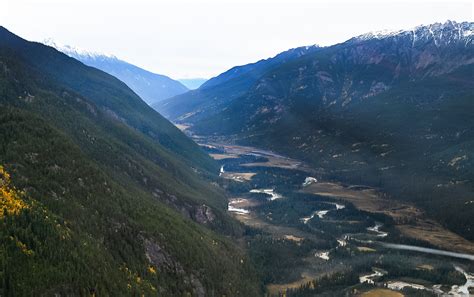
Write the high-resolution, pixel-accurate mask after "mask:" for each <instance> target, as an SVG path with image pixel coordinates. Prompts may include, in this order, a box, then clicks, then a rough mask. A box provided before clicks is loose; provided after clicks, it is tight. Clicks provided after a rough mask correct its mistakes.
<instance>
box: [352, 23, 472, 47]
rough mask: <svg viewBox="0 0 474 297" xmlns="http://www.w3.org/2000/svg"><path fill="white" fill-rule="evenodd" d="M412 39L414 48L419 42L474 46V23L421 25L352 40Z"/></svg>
mask: <svg viewBox="0 0 474 297" xmlns="http://www.w3.org/2000/svg"><path fill="white" fill-rule="evenodd" d="M404 37H406V38H410V39H411V42H412V45H413V46H414V45H415V44H416V43H418V42H423V43H424V42H433V43H434V44H435V45H436V46H437V47H439V46H441V45H446V44H450V43H453V42H461V43H463V44H464V45H465V46H468V45H472V44H473V40H474V23H473V22H461V23H458V22H455V21H450V20H448V21H446V22H445V23H434V24H430V25H420V26H417V27H414V28H412V29H408V30H382V31H375V32H369V33H365V34H362V35H359V36H357V37H355V38H353V39H352V41H355V42H361V41H367V40H373V39H378V40H382V39H387V38H404Z"/></svg>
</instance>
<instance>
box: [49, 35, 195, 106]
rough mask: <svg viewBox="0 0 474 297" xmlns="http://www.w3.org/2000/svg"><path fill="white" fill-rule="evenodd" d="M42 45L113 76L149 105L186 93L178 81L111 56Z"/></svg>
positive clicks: (54, 45)
mask: <svg viewBox="0 0 474 297" xmlns="http://www.w3.org/2000/svg"><path fill="white" fill-rule="evenodd" d="M44 44H46V45H49V46H52V47H54V48H56V49H57V50H59V51H61V52H63V53H65V54H66V55H68V56H70V57H73V58H75V59H77V60H79V61H81V62H82V63H84V64H86V65H88V66H92V67H95V68H97V69H100V70H102V71H104V72H107V73H108V74H110V75H113V76H115V77H116V78H118V79H120V80H121V81H123V82H124V83H126V84H127V86H128V87H130V89H132V90H133V91H134V92H135V93H137V94H138V95H139V96H140V97H141V98H142V99H143V100H145V102H146V103H148V104H149V105H151V104H155V103H157V102H160V101H161V100H164V99H167V98H170V97H173V96H176V95H179V94H182V93H185V92H187V91H188V88H187V87H185V86H184V85H183V84H182V83H181V82H179V81H176V80H173V79H171V78H169V77H167V76H165V75H161V74H156V73H153V72H150V71H147V70H145V69H142V68H140V67H138V66H135V65H132V64H130V63H127V62H125V61H122V60H120V59H118V58H117V57H115V56H113V55H106V54H101V53H95V52H90V51H85V50H81V49H77V48H74V47H71V46H68V45H65V46H61V45H57V44H56V43H55V42H54V41H53V40H51V39H48V40H46V41H44Z"/></svg>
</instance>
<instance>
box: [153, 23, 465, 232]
mask: <svg viewBox="0 0 474 297" xmlns="http://www.w3.org/2000/svg"><path fill="white" fill-rule="evenodd" d="M473 32H474V24H473V23H472V22H463V23H456V22H451V21H448V22H446V23H443V24H441V23H436V24H431V25H427V26H419V27H416V28H414V29H411V30H401V31H396V32H375V33H369V34H364V35H361V36H358V37H354V38H352V39H350V40H348V41H346V42H344V43H341V44H336V45H334V46H330V47H326V48H320V49H318V50H315V51H313V52H311V53H307V54H305V55H302V56H300V57H296V58H294V59H291V60H290V61H287V62H283V63H277V64H278V65H275V66H274V67H271V69H266V70H265V71H262V72H261V73H259V76H258V77H257V78H255V79H254V80H253V81H252V82H251V83H249V84H248V86H247V87H245V88H241V87H240V86H239V84H238V82H239V79H240V77H239V76H232V75H229V73H232V72H233V70H229V71H228V72H227V73H224V74H222V75H221V76H220V77H221V78H222V79H221V80H214V83H213V80H210V81H209V82H208V83H206V84H204V85H203V86H202V87H201V88H200V89H198V90H197V91H194V92H189V93H186V94H184V95H180V96H178V97H175V98H174V99H176V102H182V104H183V106H184V107H181V106H176V105H173V102H171V101H170V102H167V101H164V102H163V103H164V104H165V103H167V105H166V106H161V107H160V108H159V110H163V112H164V114H165V115H166V116H168V117H169V118H170V119H171V120H174V121H177V122H180V123H186V124H188V125H191V126H192V127H191V128H190V129H191V131H192V132H194V133H197V134H200V135H217V136H225V137H229V138H230V136H232V139H233V140H235V141H237V142H238V143H241V144H251V145H255V146H260V147H264V148H267V149H271V150H274V151H276V152H281V153H284V154H288V155H290V156H293V157H297V158H301V159H304V160H306V161H307V162H309V163H311V164H313V165H314V166H316V167H317V168H321V175H322V176H323V177H325V178H327V179H337V180H341V181H347V182H351V183H360V184H366V185H370V186H375V187H377V188H379V189H382V190H383V191H385V192H386V193H388V195H389V196H390V197H391V198H392V199H399V200H409V201H412V202H415V203H416V204H418V205H419V206H421V207H422V208H423V209H424V210H425V211H426V212H427V213H428V214H429V215H430V216H431V217H433V218H435V219H436V220H438V221H439V222H441V223H442V224H444V225H445V226H447V227H448V228H450V229H451V230H453V231H455V232H457V233H459V234H461V235H462V236H464V237H466V238H469V239H471V240H473V239H474V225H473V222H472V217H473V215H474V203H472V197H473V193H474V184H473V181H474V166H473V161H472V160H474V155H473V153H474V152H473V150H472V147H474V120H473V117H472V112H473V111H474V97H473V94H474V75H473V74H474V65H473V63H474V46H473V40H474V33H473ZM221 90H226V92H227V94H229V97H228V98H223V96H224V95H225V93H222V92H221ZM232 94H235V96H232Z"/></svg>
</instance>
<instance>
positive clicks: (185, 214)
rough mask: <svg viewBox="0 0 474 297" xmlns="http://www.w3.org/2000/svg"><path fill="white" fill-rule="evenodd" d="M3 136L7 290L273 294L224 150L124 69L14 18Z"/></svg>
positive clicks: (0, 275) (2, 96)
mask: <svg viewBox="0 0 474 297" xmlns="http://www.w3.org/2000/svg"><path fill="white" fill-rule="evenodd" d="M0 139H1V141H0V166H1V170H0V186H1V187H2V191H1V192H0V205H1V206H2V207H3V209H4V210H3V215H2V216H1V217H0V225H1V226H2V228H1V231H0V236H1V238H2V240H1V242H2V243H1V244H0V254H1V255H2V257H1V260H0V267H1V268H0V271H1V272H0V279H1V281H0V284H1V285H0V290H1V292H2V295H4V296H23V295H32V294H34V295H55V294H59V295H77V296H78V295H87V294H93V293H95V294H96V295H99V296H130V295H142V294H145V295H152V294H154V295H156V294H159V295H162V296H177V295H188V294H192V295H195V296H205V295H211V296H212V295H218V296H220V295H230V296H234V295H236V296H237V295H240V296H252V295H258V294H259V291H260V289H259V287H258V285H257V282H256V281H255V277H254V273H253V270H252V268H251V267H250V265H249V264H248V262H247V261H246V258H245V255H244V254H243V253H242V252H241V251H240V250H239V249H237V248H236V247H235V246H234V244H233V243H232V242H231V241H230V240H229V239H226V238H224V237H223V236H222V235H219V234H218V233H222V232H224V233H225V234H233V233H236V232H240V227H239V225H237V224H236V223H234V221H233V220H231V219H229V218H228V217H227V215H226V214H225V208H226V206H227V205H226V202H225V199H224V197H223V195H222V193H221V191H220V190H219V189H218V188H217V187H215V186H214V184H213V180H214V176H215V175H214V172H217V169H218V168H217V167H216V164H214V163H213V161H212V160H210V159H209V158H208V157H207V155H206V154H204V153H203V152H201V151H200V149H199V147H198V146H197V145H195V144H194V143H193V142H192V141H190V140H189V139H187V138H186V137H185V136H184V135H183V134H182V133H181V132H180V131H179V130H177V129H176V128H174V126H173V125H171V124H170V123H169V122H167V121H166V120H164V119H163V118H162V117H161V116H160V115H159V114H157V113H156V112H155V111H153V110H152V109H151V108H149V107H148V106H147V105H146V104H145V103H144V102H143V101H142V100H141V99H140V98H139V97H138V96H136V95H135V94H134V93H133V92H132V91H131V90H130V89H129V88H128V87H127V86H126V85H125V84H124V83H122V82H120V81H119V80H117V79H116V78H114V77H112V76H110V75H108V74H106V73H104V72H102V71H100V70H97V69H95V68H92V67H88V66H85V65H84V64H82V63H80V62H78V61H77V60H75V59H73V58H70V57H67V56H66V55H64V54H62V53H60V52H58V51H56V50H55V49H53V48H50V47H46V46H44V45H42V44H38V43H31V42H28V41H25V40H23V39H21V38H19V37H17V36H15V35H13V34H12V33H10V32H8V31H7V30H6V29H4V28H0ZM211 229H213V230H216V231H218V233H217V232H216V231H211ZM223 267H225V269H223ZM237 284H238V285H237Z"/></svg>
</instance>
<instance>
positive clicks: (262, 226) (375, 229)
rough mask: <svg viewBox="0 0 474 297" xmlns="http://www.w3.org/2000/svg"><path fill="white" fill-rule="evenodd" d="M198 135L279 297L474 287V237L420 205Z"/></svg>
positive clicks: (465, 291) (458, 292)
mask: <svg viewBox="0 0 474 297" xmlns="http://www.w3.org/2000/svg"><path fill="white" fill-rule="evenodd" d="M196 140H197V142H198V143H199V144H200V145H201V146H203V148H204V149H205V150H207V151H208V152H209V154H210V155H211V156H212V157H213V158H214V159H216V160H218V161H219V162H220V163H221V169H220V176H221V177H222V178H223V181H224V183H223V185H224V187H225V188H227V191H228V192H229V196H230V198H229V212H231V213H232V215H233V216H234V217H235V218H236V219H238V220H239V221H240V222H241V223H243V224H244V225H245V226H247V227H248V229H249V231H248V232H247V233H248V234H247V235H246V236H245V238H243V239H242V244H243V245H244V246H245V247H246V248H247V249H248V252H249V254H250V257H251V258H252V259H253V260H254V262H255V263H256V266H257V268H258V269H259V270H260V271H261V274H262V278H263V280H264V283H265V285H266V287H267V291H268V294H269V295H270V296H273V295H275V296H278V295H281V294H283V293H285V294H286V296H313V295H311V294H308V292H312V291H314V293H315V294H316V293H318V292H320V293H321V294H324V292H325V290H330V291H331V292H336V291H338V292H341V293H345V294H349V295H353V296H359V295H360V296H389V295H387V294H389V293H387V292H391V293H390V294H392V295H393V296H419V295H417V294H418V293H420V292H424V293H425V294H428V295H422V296H437V295H440V294H443V295H446V294H447V295H453V296H469V292H471V293H474V291H473V290H474V287H471V286H473V284H472V278H473V277H474V274H473V272H474V265H473V264H474V244H473V243H472V242H470V241H468V240H466V239H464V238H462V237H460V236H459V235H456V234H454V233H452V232H450V231H448V230H446V229H445V228H443V227H442V226H441V225H439V224H438V223H436V222H434V221H433V220H431V219H429V218H427V217H426V216H425V214H424V213H423V212H422V211H421V210H420V209H418V208H416V207H415V206H413V205H410V204H408V203H406V202H399V201H394V200H390V199H389V198H387V197H385V196H384V194H383V193H382V192H380V191H377V190H376V189H373V188H370V187H365V186H361V185H343V184H340V183H337V182H335V181H323V180H318V179H317V178H316V177H315V176H317V172H318V170H317V169H313V168H311V167H309V166H308V165H306V164H304V163H303V162H300V161H298V160H294V159H291V158H287V157H285V156H281V155H279V154H276V153H273V152H269V151H265V150H262V149H258V148H253V147H245V146H238V145H230V144H227V143H216V142H208V141H207V140H206V139H205V138H202V137H200V138H196ZM401 244H402V245H401ZM400 246H403V247H406V246H408V247H409V249H400ZM427 251H431V252H432V251H434V253H427ZM445 251H448V253H445ZM449 252H450V253H449ZM435 254H437V255H435ZM440 254H441V256H440ZM443 254H444V255H443ZM380 287H381V288H380ZM469 290H470V291H469ZM382 293H383V294H382ZM430 294H431V295H430ZM420 296H421V295H420Z"/></svg>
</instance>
